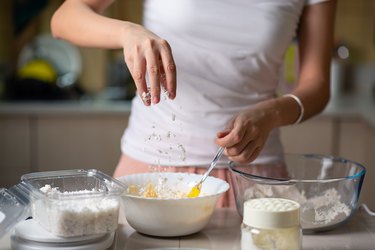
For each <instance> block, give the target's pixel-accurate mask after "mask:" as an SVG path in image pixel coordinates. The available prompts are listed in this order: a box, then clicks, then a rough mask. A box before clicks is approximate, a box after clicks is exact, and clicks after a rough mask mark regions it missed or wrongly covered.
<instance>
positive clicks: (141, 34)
mask: <svg viewBox="0 0 375 250" xmlns="http://www.w3.org/2000/svg"><path fill="white" fill-rule="evenodd" d="M112 2H113V0H66V1H64V2H63V4H62V5H61V6H60V7H59V8H58V10H57V11H56V12H55V13H54V15H53V18H52V19H51V31H52V33H53V35H54V36H55V37H56V38H59V39H64V40H67V41H69V42H71V43H73V44H76V45H79V46H84V47H94V48H108V49H121V48H122V49H123V50H124V57H125V62H126V64H127V66H128V68H129V71H130V73H131V75H132V77H133V78H134V82H135V85H136V87H137V91H138V94H139V95H140V96H141V97H142V96H144V97H145V98H142V100H143V101H144V103H145V105H147V106H149V105H150V104H151V102H152V103H154V104H156V103H158V102H159V101H160V91H161V89H162V87H163V88H165V89H166V91H168V92H167V93H168V95H169V98H171V99H174V98H175V96H176V66H175V63H174V60H173V56H172V51H171V47H170V46H169V44H168V42H167V41H166V40H164V39H161V38H160V37H158V36H157V35H155V34H154V33H152V32H150V31H148V30H147V29H145V28H144V27H143V26H141V25H138V24H135V23H132V22H128V21H123V20H117V19H113V18H108V17H106V16H103V15H101V13H102V12H103V11H104V10H105V9H106V8H107V7H108V6H109V5H110V4H111V3H112ZM146 74H148V80H149V86H148V87H149V88H150V89H148V87H147V84H146Z"/></svg>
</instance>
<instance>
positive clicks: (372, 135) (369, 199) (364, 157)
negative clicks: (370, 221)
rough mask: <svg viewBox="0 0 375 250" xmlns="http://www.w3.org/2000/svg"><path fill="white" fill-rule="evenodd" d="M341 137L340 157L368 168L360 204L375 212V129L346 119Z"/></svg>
mask: <svg viewBox="0 0 375 250" xmlns="http://www.w3.org/2000/svg"><path fill="white" fill-rule="evenodd" d="M339 135H340V137H339V138H338V141H339V143H338V145H339V152H340V156H342V157H344V158H347V159H350V160H353V161H356V162H358V163H361V164H363V165H364V166H365V167H366V176H365V180H364V183H363V187H362V191H361V195H360V202H364V203H366V204H367V205H368V206H369V207H370V208H371V209H373V210H375V199H374V198H373V197H374V194H373V193H374V190H375V182H374V181H373V180H375V169H374V166H375V128H374V127H372V126H370V125H369V124H367V123H365V122H364V121H362V120H361V119H359V118H357V119H355V118H354V119H353V118H346V119H342V120H341V122H340V133H339Z"/></svg>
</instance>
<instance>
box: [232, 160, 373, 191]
mask: <svg viewBox="0 0 375 250" xmlns="http://www.w3.org/2000/svg"><path fill="white" fill-rule="evenodd" d="M282 156H283V157H285V156H293V157H300V158H315V159H330V160H331V161H333V162H340V163H350V164H353V165H356V166H357V167H359V169H360V171H359V172H358V173H356V174H354V175H350V176H344V177H340V178H329V179H281V178H274V177H266V176H260V175H255V174H249V173H245V172H243V171H240V170H238V169H235V164H238V163H236V162H234V161H229V163H228V168H229V169H230V171H231V172H232V173H235V174H239V175H240V176H242V177H244V178H246V179H250V180H252V181H257V182H262V183H264V184H269V185H290V184H295V183H316V182H319V183H328V182H337V181H341V180H346V179H357V178H363V176H364V175H365V174H366V167H365V166H363V165H362V164H360V163H358V162H356V161H352V160H348V159H345V158H343V157H337V156H328V155H323V154H294V153H284V154H282ZM249 164H251V163H249ZM240 165H247V164H240Z"/></svg>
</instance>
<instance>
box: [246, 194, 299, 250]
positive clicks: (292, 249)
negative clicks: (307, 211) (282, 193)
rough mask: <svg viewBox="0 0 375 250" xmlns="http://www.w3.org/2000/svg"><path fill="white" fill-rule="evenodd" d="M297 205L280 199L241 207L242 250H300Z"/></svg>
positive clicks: (266, 199)
mask: <svg viewBox="0 0 375 250" xmlns="http://www.w3.org/2000/svg"><path fill="white" fill-rule="evenodd" d="M299 211H300V205H299V204H298V203H297V202H295V201H292V200H287V199H281V198H258V199H251V200H248V201H246V202H245V203H244V211H243V222H242V225H241V250H300V249H301V248H302V229H301V226H300V219H299Z"/></svg>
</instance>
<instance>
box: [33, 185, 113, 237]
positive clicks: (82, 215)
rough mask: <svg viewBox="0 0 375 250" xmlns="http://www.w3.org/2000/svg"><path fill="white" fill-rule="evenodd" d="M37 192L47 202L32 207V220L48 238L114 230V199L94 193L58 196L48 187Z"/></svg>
mask: <svg viewBox="0 0 375 250" xmlns="http://www.w3.org/2000/svg"><path fill="white" fill-rule="evenodd" d="M40 190H41V191H42V192H44V193H45V194H46V195H47V197H48V198H46V199H38V200H36V201H35V202H34V203H33V217H34V218H35V219H36V220H37V221H38V222H39V223H40V224H41V225H42V226H43V227H44V228H45V229H46V230H48V231H49V232H51V233H52V234H54V235H57V236H62V237H72V236H82V235H92V234H102V233H107V232H113V231H114V230H116V228H117V225H118V210H119V199H118V197H111V196H109V197H108V196H107V197H103V196H100V195H99V196H96V194H98V192H97V191H94V190H80V191H75V192H60V191H59V190H58V189H57V188H51V186H50V185H45V186H44V187H42V188H40ZM76 195H80V197H74V196H76ZM81 195H82V196H81ZM49 198H51V199H49Z"/></svg>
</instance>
